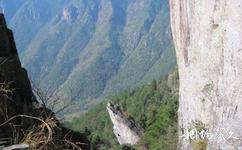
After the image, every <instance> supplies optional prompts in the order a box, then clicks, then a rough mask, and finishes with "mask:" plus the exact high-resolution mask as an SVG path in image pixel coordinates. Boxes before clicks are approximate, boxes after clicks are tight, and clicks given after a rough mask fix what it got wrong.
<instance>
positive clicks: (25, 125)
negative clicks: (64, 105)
mask: <svg viewBox="0 0 242 150" xmlns="http://www.w3.org/2000/svg"><path fill="white" fill-rule="evenodd" d="M19 115H22V116H19ZM17 116H18V117H17ZM24 116H25V117H24ZM15 117H16V118H15ZM35 118H37V119H35ZM38 118H39V120H38ZM40 119H41V120H43V121H46V120H47V121H51V120H48V119H53V120H52V121H53V122H52V124H48V122H47V123H46V124H48V125H49V126H50V127H51V129H52V131H51V135H52V136H51V137H48V140H51V141H50V142H53V143H51V144H53V146H54V144H56V145H55V146H56V147H58V146H59V145H61V147H60V148H58V149H68V148H70V147H72V146H67V145H65V144H66V140H70V141H72V142H73V143H75V142H82V143H83V144H81V145H80V146H81V147H82V148H83V149H89V146H88V145H89V142H88V140H87V139H86V138H85V136H84V135H82V134H79V133H75V132H73V131H70V130H68V129H66V128H64V127H63V126H62V125H61V124H60V123H59V122H58V120H57V119H56V117H55V115H54V113H53V112H52V111H50V110H49V109H47V108H44V107H43V106H41V105H40V104H39V103H38V101H37V100H36V97H35V95H34V94H33V92H32V88H31V84H30V81H29V78H28V75H27V71H26V70H25V69H24V68H22V67H21V63H20V60H19V57H18V54H17V49H16V46H15V42H14V38H13V33H12V31H11V30H10V29H8V28H7V25H6V22H5V19H4V16H3V14H0V145H1V144H3V145H5V146H6V145H10V144H18V143H19V142H21V140H23V139H24V138H25V137H26V136H28V135H26V134H28V133H29V135H31V133H35V132H36V131H39V132H40V134H43V139H45V137H47V136H45V135H50V132H49V134H46V131H45V128H43V130H41V131H40V129H39V128H38V126H40V125H41V124H40V123H41V120H40ZM48 131H49V130H48ZM33 136H34V137H36V136H38V135H33ZM39 137H40V136H39ZM29 138H30V139H31V138H32V137H29ZM6 139H9V140H6ZM2 140H5V141H6V142H3V141H2ZM25 140H27V139H26V138H25ZM35 140H38V139H35ZM39 140H41V139H39ZM25 142H28V144H32V143H31V141H25ZM29 142H30V143H29ZM35 142H36V141H35ZM37 142H40V141H37ZM47 142H48V141H47ZM85 143H86V144H85ZM58 144H59V145H58ZM40 145H41V146H42V148H41V147H37V149H53V147H52V148H48V147H46V146H47V145H44V144H40Z"/></svg>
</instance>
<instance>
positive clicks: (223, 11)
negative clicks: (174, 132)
mask: <svg viewBox="0 0 242 150" xmlns="http://www.w3.org/2000/svg"><path fill="white" fill-rule="evenodd" d="M170 7H171V25H172V32H173V38H174V43H175V48H176V54H177V61H178V67H179V76H180V102H179V105H180V106H179V131H180V135H184V134H185V133H186V131H187V130H189V129H192V128H196V129H198V128H199V130H201V129H202V130H208V131H209V133H212V134H213V135H214V137H213V138H204V139H199V140H194V139H193V140H191V138H190V140H185V139H184V137H183V138H181V139H180V141H181V145H180V146H181V149H184V150H189V149H210V150H218V149H220V150H233V149H242V115H241V114H242V67H241V66H242V40H241V39H242V22H241V20H242V11H241V10H242V9H241V7H242V1H241V0H209V1H197V0H170ZM201 127H202V128H201ZM199 144H200V145H203V146H200V147H199Z"/></svg>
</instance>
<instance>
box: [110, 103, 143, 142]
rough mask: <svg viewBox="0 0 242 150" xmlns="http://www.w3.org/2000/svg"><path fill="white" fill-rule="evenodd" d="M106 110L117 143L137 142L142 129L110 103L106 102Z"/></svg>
mask: <svg viewBox="0 0 242 150" xmlns="http://www.w3.org/2000/svg"><path fill="white" fill-rule="evenodd" d="M107 110H108V113H109V116H110V119H111V121H112V123H113V132H114V134H115V135H116V137H117V139H118V142H119V144H120V145H135V144H137V142H139V140H140V138H141V136H142V135H143V134H144V129H143V128H141V127H140V126H139V125H138V124H137V123H135V122H134V120H132V119H128V118H127V117H125V116H124V115H123V113H122V112H121V111H120V110H118V109H117V108H115V107H114V106H113V105H112V104H111V103H108V105H107Z"/></svg>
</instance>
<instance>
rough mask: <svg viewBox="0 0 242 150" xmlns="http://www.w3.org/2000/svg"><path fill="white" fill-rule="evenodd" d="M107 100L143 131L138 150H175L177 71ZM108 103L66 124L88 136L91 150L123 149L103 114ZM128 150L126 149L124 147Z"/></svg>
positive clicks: (108, 119)
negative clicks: (141, 127)
mask: <svg viewBox="0 0 242 150" xmlns="http://www.w3.org/2000/svg"><path fill="white" fill-rule="evenodd" d="M110 100H111V101H112V102H113V103H114V104H117V105H119V106H120V108H121V109H122V110H123V111H124V112H125V114H126V115H127V116H128V117H133V118H134V119H135V120H136V121H137V122H139V123H140V124H141V125H142V126H143V127H144V129H145V136H144V137H143V139H142V140H141V142H140V144H138V145H137V147H134V148H137V149H138V147H139V146H143V145H147V146H148V148H149V149H151V150H152V149H167V150H169V149H176V146H177V139H178V136H177V108H178V73H177V70H176V71H174V73H173V74H171V75H169V76H168V77H167V79H163V78H162V79H160V80H158V81H155V80H154V81H152V82H151V83H150V84H148V85H145V86H141V87H139V88H136V89H134V90H132V91H131V92H124V93H122V94H119V95H117V96H114V97H111V98H110ZM106 104H107V101H103V102H101V103H100V104H98V105H97V106H95V107H93V108H91V109H90V110H89V111H88V112H87V113H85V114H83V115H82V116H81V117H80V118H76V119H75V120H74V121H72V122H70V123H67V126H69V127H71V128H73V129H75V130H77V131H82V132H86V133H89V138H90V140H91V146H92V149H103V150H107V149H122V148H124V147H122V146H119V145H118V142H117V140H116V138H115V136H114V134H113V131H112V123H111V121H110V118H109V116H108V113H107V112H106ZM126 148H127V147H126Z"/></svg>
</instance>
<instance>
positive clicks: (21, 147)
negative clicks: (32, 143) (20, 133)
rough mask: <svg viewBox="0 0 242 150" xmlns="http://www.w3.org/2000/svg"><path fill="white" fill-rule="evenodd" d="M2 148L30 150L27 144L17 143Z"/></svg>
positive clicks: (4, 149) (7, 149)
mask: <svg viewBox="0 0 242 150" xmlns="http://www.w3.org/2000/svg"><path fill="white" fill-rule="evenodd" d="M2 150H31V148H30V147H29V145H27V144H18V145H12V146H9V147H5V148H3V149H2Z"/></svg>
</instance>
